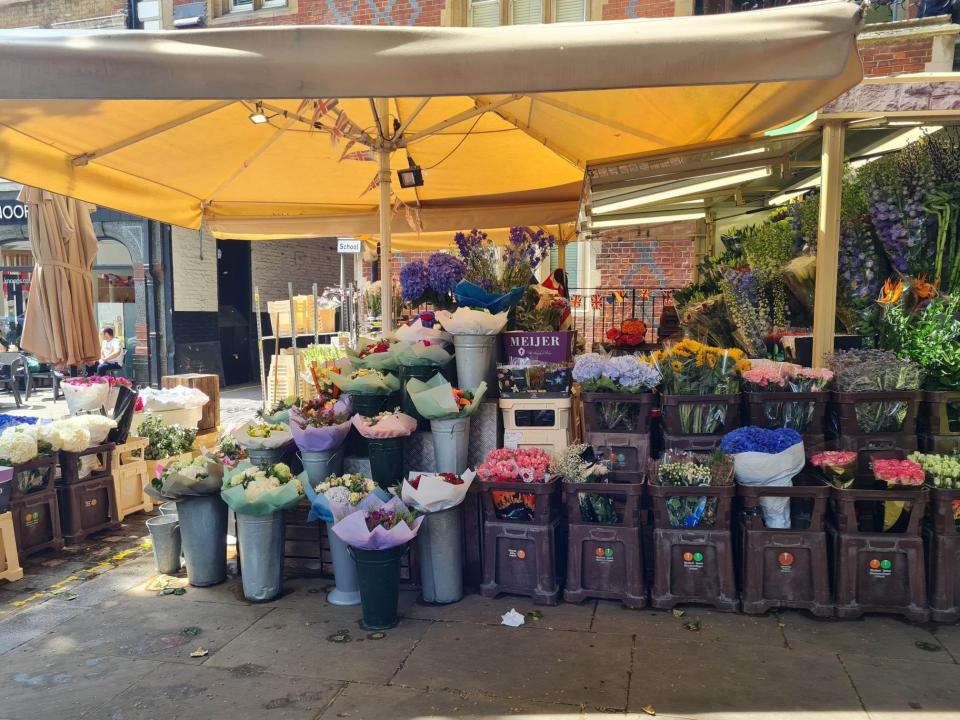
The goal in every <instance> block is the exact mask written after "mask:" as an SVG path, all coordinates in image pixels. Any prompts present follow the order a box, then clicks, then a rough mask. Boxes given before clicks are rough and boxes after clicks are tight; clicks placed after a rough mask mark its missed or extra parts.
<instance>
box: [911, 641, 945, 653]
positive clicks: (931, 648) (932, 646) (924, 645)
mask: <svg viewBox="0 0 960 720" xmlns="http://www.w3.org/2000/svg"><path fill="white" fill-rule="evenodd" d="M914 645H916V646H917V647H918V648H919V649H920V650H926V651H927V652H940V650H942V649H943V648H941V647H940V646H939V645H937V644H936V643H930V642H924V641H923V640H917V641H916V642H915V643H914Z"/></svg>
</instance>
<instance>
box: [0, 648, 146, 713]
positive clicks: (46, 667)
mask: <svg viewBox="0 0 960 720" xmlns="http://www.w3.org/2000/svg"><path fill="white" fill-rule="evenodd" d="M0 668H2V669H0V716H2V717H3V718H4V720H41V719H44V720H45V719H46V718H98V717H102V715H100V714H99V713H97V712H94V709H95V708H96V707H98V706H100V705H102V704H103V703H104V702H105V701H107V700H109V699H110V698H111V697H112V696H114V695H117V694H119V693H122V692H123V691H124V690H126V689H127V688H128V687H129V686H130V685H131V684H133V683H134V682H136V681H137V680H139V679H140V678H142V677H144V676H145V675H147V674H149V673H154V672H159V668H160V664H159V663H156V662H152V661H149V660H133V661H131V660H128V659H126V658H116V657H103V656H92V655H90V656H85V655H79V654H76V653H73V654H69V655H66V656H64V655H59V654H44V653H32V652H19V651H15V652H13V653H10V654H7V655H4V656H3V658H2V659H0Z"/></svg>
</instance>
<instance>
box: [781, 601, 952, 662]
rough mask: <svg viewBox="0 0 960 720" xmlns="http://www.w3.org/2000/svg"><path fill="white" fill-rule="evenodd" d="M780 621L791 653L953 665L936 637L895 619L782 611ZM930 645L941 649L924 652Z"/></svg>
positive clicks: (922, 627) (880, 616)
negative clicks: (843, 617)
mask: <svg viewBox="0 0 960 720" xmlns="http://www.w3.org/2000/svg"><path fill="white" fill-rule="evenodd" d="M780 618H781V623H782V624H783V633H784V636H785V637H786V638H787V643H788V644H789V646H790V647H791V648H793V649H795V650H803V651H806V652H831V653H841V654H843V655H861V656H865V657H874V658H902V659H905V660H916V661H918V662H943V663H951V662H953V658H952V657H951V656H950V653H948V652H945V651H944V650H942V646H941V644H940V642H939V641H938V640H937V636H935V635H934V634H933V633H931V632H930V631H929V630H928V629H927V628H926V627H925V626H922V625H914V624H912V623H909V622H907V621H905V620H901V619H900V618H898V617H895V616H884V615H869V616H866V617H864V618H861V619H859V620H830V619H823V618H815V617H813V616H811V615H808V614H806V613H803V612H800V611H785V612H783V613H781V616H780ZM918 643H919V645H918ZM930 645H932V646H935V648H941V649H940V650H934V651H933V652H931V651H930V649H927V646H930Z"/></svg>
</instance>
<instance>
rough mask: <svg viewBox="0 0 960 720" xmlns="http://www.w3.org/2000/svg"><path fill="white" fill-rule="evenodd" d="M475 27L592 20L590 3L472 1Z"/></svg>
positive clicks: (574, 0) (565, 0) (573, 0)
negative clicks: (589, 8) (589, 9)
mask: <svg viewBox="0 0 960 720" xmlns="http://www.w3.org/2000/svg"><path fill="white" fill-rule="evenodd" d="M469 2H470V6H469V7H470V13H469V14H470V17H469V23H470V25H472V26H474V27H496V26H498V25H504V24H509V25H537V24H540V23H545V22H583V21H585V20H589V19H590V18H589V11H588V7H589V6H588V5H587V0H469Z"/></svg>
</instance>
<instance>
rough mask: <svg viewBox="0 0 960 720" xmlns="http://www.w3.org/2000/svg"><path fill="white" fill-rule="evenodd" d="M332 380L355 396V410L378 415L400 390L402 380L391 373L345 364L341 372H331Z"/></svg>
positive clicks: (347, 392)
mask: <svg viewBox="0 0 960 720" xmlns="http://www.w3.org/2000/svg"><path fill="white" fill-rule="evenodd" d="M329 378H330V381H331V382H332V383H333V384H334V385H336V386H337V387H338V388H340V390H341V391H342V392H344V393H346V394H347V395H350V396H352V397H353V411H354V412H356V413H359V414H361V415H367V416H371V415H376V414H377V413H378V412H380V411H381V410H383V409H384V408H385V407H387V405H388V403H390V402H391V401H390V399H389V397H390V396H391V395H392V394H393V393H397V392H399V390H400V380H399V379H398V378H397V376H396V375H392V374H391V373H386V372H380V371H379V370H365V369H363V368H353V367H351V366H349V365H345V366H343V367H342V368H341V372H340V373H331V374H330V375H329Z"/></svg>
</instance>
